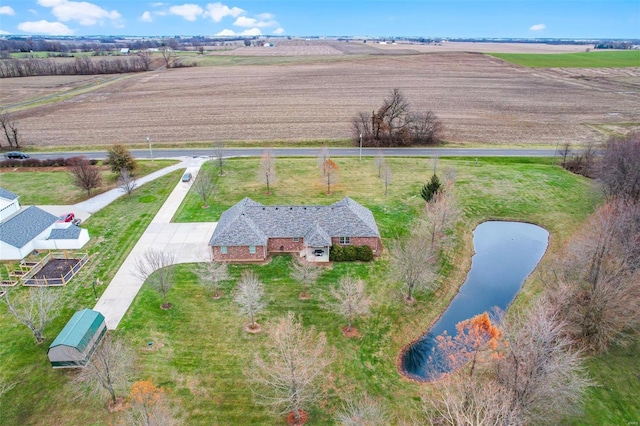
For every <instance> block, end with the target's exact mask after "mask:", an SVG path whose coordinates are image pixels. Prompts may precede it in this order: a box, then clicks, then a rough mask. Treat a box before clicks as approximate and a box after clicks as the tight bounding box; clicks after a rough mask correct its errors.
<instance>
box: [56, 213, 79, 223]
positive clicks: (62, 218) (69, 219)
mask: <svg viewBox="0 0 640 426" xmlns="http://www.w3.org/2000/svg"><path fill="white" fill-rule="evenodd" d="M75 217H76V215H75V214H73V213H67V214H63V215H62V216H60V217H58V222H73V220H74V219H75Z"/></svg>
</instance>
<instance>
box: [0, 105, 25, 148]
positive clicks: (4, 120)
mask: <svg viewBox="0 0 640 426" xmlns="http://www.w3.org/2000/svg"><path fill="white" fill-rule="evenodd" d="M0 127H2V132H3V133H4V137H5V140H6V141H7V143H8V144H9V148H20V138H19V137H18V123H16V121H15V120H14V119H13V116H12V115H11V113H10V112H8V111H7V110H5V109H0ZM0 146H1V145H0Z"/></svg>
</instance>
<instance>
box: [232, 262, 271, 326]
mask: <svg viewBox="0 0 640 426" xmlns="http://www.w3.org/2000/svg"><path fill="white" fill-rule="evenodd" d="M233 300H234V301H235V302H236V303H237V304H238V305H239V306H240V311H241V312H242V313H243V314H245V315H248V316H249V321H250V323H249V325H248V328H249V329H250V330H256V329H258V328H259V326H258V324H257V323H256V315H257V314H258V313H260V312H261V311H262V310H263V309H264V308H265V307H266V306H267V303H266V302H265V301H264V285H263V284H262V282H261V281H260V279H259V278H258V276H257V275H256V273H255V272H253V271H248V270H247V271H243V272H242V276H241V277H240V281H239V282H238V286H237V287H236V294H235V296H234V298H233Z"/></svg>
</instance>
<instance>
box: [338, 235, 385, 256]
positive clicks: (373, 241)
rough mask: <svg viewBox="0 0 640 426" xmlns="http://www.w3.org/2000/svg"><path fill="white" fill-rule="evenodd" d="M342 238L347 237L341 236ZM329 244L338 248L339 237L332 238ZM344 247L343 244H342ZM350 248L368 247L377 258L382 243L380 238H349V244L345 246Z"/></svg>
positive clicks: (380, 251)
mask: <svg viewBox="0 0 640 426" xmlns="http://www.w3.org/2000/svg"><path fill="white" fill-rule="evenodd" d="M342 236H343V237H348V235H342ZM331 244H332V245H336V246H339V245H341V244H340V237H332V238H331ZM342 245H343V246H345V244H342ZM346 245H350V246H369V247H371V250H373V254H374V255H375V256H376V257H377V256H380V254H381V253H382V242H381V241H380V238H377V237H350V243H349V244H346Z"/></svg>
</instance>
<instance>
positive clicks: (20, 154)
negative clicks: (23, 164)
mask: <svg viewBox="0 0 640 426" xmlns="http://www.w3.org/2000/svg"><path fill="white" fill-rule="evenodd" d="M4 156H5V157H6V158H11V159H18V160H23V159H25V158H29V154H25V153H24V152H22V151H11V152H7V153H6V154H5V155H4Z"/></svg>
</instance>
